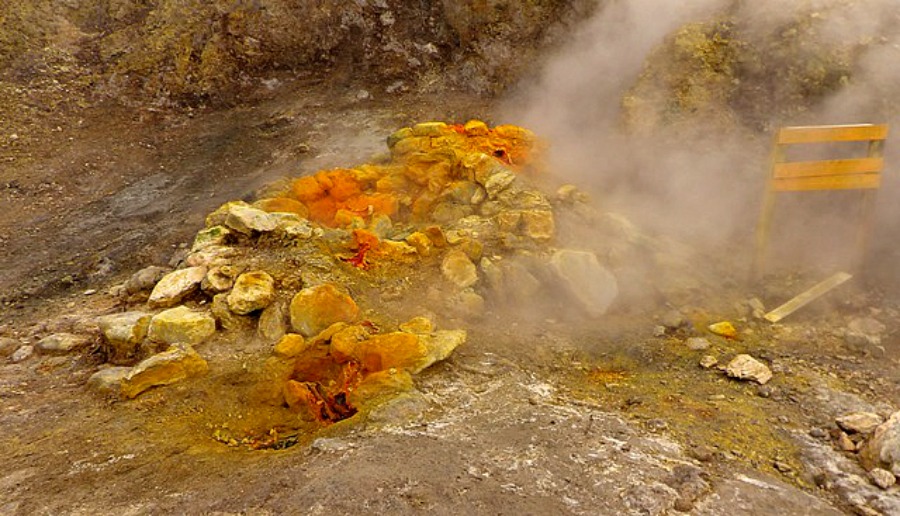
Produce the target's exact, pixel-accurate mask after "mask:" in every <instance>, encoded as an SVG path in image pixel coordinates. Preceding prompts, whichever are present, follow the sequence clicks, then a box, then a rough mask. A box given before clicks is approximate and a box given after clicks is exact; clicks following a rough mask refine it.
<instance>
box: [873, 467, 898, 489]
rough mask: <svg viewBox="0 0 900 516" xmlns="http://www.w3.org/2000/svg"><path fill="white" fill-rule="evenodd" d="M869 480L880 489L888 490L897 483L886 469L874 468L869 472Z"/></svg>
mask: <svg viewBox="0 0 900 516" xmlns="http://www.w3.org/2000/svg"><path fill="white" fill-rule="evenodd" d="M869 478H871V479H872V482H874V483H875V485H876V486H878V487H880V488H882V489H890V488H891V487H893V486H894V484H896V483H897V477H895V476H894V474H893V473H891V472H890V471H888V470H886V469H881V468H875V469H873V470H872V471H870V472H869Z"/></svg>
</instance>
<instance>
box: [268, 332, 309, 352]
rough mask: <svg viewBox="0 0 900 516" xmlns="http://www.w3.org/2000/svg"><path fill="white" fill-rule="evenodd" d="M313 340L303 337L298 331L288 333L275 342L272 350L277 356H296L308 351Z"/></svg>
mask: <svg viewBox="0 0 900 516" xmlns="http://www.w3.org/2000/svg"><path fill="white" fill-rule="evenodd" d="M311 344H312V342H310V341H307V340H306V339H304V338H303V335H300V334H297V333H287V334H285V335H284V336H283V337H281V339H280V340H279V341H278V343H277V344H275V348H274V349H273V350H272V351H273V353H275V356H277V357H281V358H294V357H296V356H299V355H300V354H301V353H303V352H304V351H306V350H307V349H308V348H309V347H310V345H311Z"/></svg>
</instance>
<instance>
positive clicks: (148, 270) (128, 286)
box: [123, 265, 171, 294]
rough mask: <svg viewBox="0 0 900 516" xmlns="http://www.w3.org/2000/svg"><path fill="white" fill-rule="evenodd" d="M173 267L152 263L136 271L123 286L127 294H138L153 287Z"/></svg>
mask: <svg viewBox="0 0 900 516" xmlns="http://www.w3.org/2000/svg"><path fill="white" fill-rule="evenodd" d="M170 270H171V269H168V268H166V267H159V266H156V265H151V266H149V267H144V268H143V269H141V270H139V271H137V272H136V273H134V274H133V275H132V276H131V277H130V278H129V279H128V281H126V282H125V284H124V285H123V287H124V288H125V293H127V294H137V293H138V292H143V291H145V290H150V289H152V288H153V287H154V286H155V285H156V284H157V283H159V280H161V279H162V278H163V276H165V275H166V274H168V273H169V271H170Z"/></svg>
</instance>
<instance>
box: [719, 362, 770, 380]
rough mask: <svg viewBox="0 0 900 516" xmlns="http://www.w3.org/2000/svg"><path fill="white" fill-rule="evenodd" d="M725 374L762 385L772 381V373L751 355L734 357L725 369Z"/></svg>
mask: <svg viewBox="0 0 900 516" xmlns="http://www.w3.org/2000/svg"><path fill="white" fill-rule="evenodd" d="M725 373H726V374H727V375H728V376H730V377H731V378H737V379H738V380H751V381H754V382H756V383H759V384H760V385H764V384H765V383H766V382H768V381H769V380H771V379H772V371H771V370H770V369H769V368H768V366H766V365H765V364H763V363H762V362H760V361H759V360H756V359H755V358H753V357H751V356H750V355H738V356H736V357H734V358H733V359H732V360H731V362H729V363H728V366H726V368H725Z"/></svg>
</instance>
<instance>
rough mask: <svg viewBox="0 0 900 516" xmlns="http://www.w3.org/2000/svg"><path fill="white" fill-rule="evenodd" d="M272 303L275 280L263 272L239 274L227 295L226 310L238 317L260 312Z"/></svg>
mask: <svg viewBox="0 0 900 516" xmlns="http://www.w3.org/2000/svg"><path fill="white" fill-rule="evenodd" d="M273 301H275V280H274V279H272V276H270V275H269V273H267V272H265V271H253V272H245V273H244V274H241V275H240V276H238V278H237V280H236V281H235V282H234V287H233V288H232V289H231V293H230V294H228V308H230V309H231V311H232V312H234V313H236V314H239V315H247V314H249V313H251V312H255V311H257V310H262V309H263V308H265V307H267V306H269V305H270V304H272V302H273Z"/></svg>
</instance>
